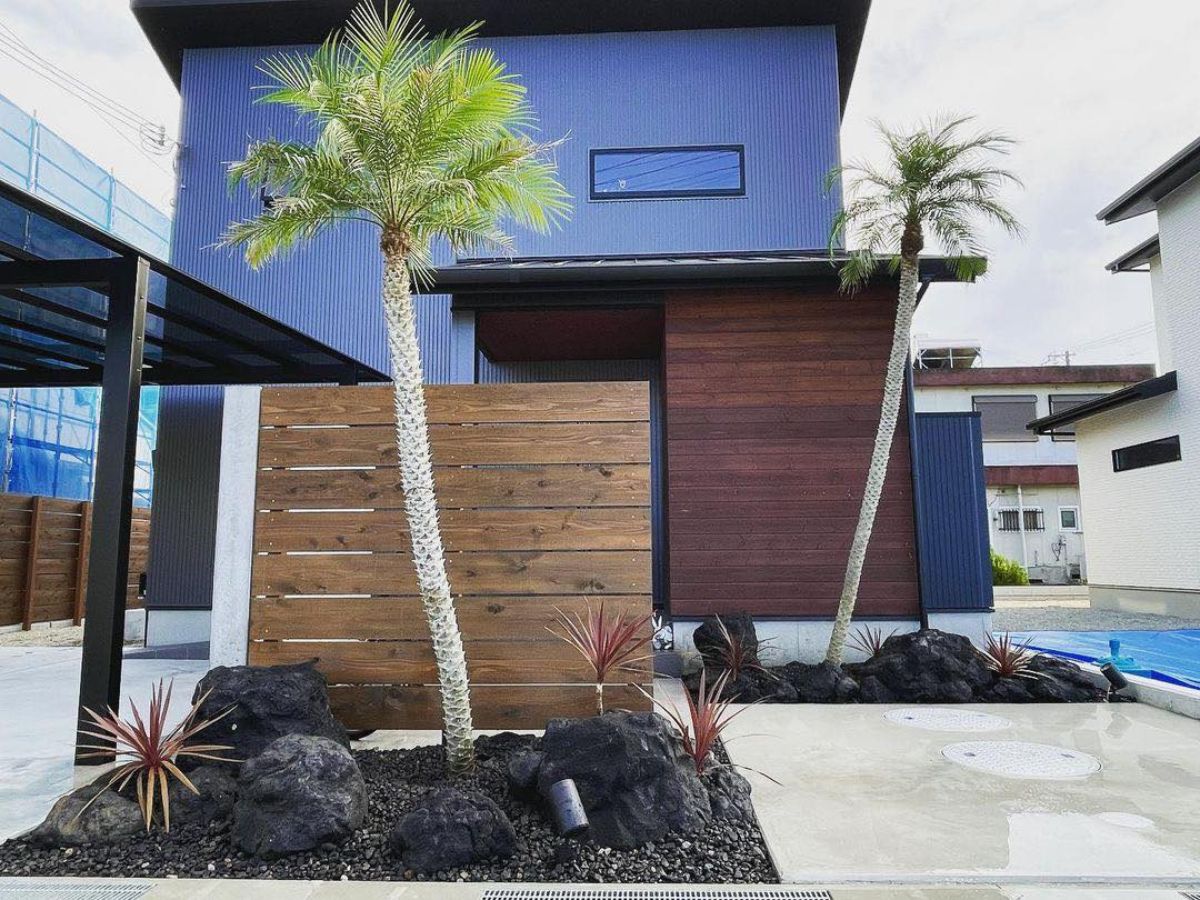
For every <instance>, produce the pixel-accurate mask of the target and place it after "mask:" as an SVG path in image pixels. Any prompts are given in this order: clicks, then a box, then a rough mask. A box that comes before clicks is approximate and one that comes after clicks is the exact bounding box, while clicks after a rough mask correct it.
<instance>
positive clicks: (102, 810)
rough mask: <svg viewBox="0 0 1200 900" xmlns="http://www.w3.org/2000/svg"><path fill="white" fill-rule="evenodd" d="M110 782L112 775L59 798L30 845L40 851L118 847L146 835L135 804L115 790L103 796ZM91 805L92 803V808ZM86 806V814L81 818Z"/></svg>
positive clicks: (32, 835) (38, 828)
mask: <svg viewBox="0 0 1200 900" xmlns="http://www.w3.org/2000/svg"><path fill="white" fill-rule="evenodd" d="M111 778H112V775H111V774H110V775H101V776H100V778H99V779H98V780H97V781H94V782H92V783H91V784H86V785H84V786H83V787H81V788H78V789H76V790H74V791H72V792H71V793H69V794H64V795H63V796H62V797H59V798H58V800H57V801H55V803H54V806H52V807H51V808H50V812H49V814H48V815H47V816H46V818H45V819H44V820H43V821H42V823H41V824H40V825H38V826H37V828H35V829H34V830H33V831H32V832H30V834H29V839H30V841H32V842H33V843H34V844H37V845H38V846H41V847H81V846H86V845H88V844H115V843H119V842H120V841H122V840H124V839H126V838H130V837H133V836H134V835H137V834H139V833H141V832H143V831H145V830H146V823H145V820H144V819H143V818H142V811H141V809H140V808H139V807H138V805H137V803H136V802H135V801H133V800H130V799H128V798H127V797H122V796H121V795H119V794H118V793H117V792H116V790H115V788H114V789H112V790H105V791H103V793H101V791H102V789H103V786H104V785H105V784H107V783H108V781H109V779H111ZM96 794H100V796H99V797H96ZM92 798H95V799H94V800H93V799H92ZM88 801H92V802H91V805H90V806H87V804H88ZM84 806H87V810H86V811H85V812H83V814H82V815H81V814H80V810H82V809H83V808H84Z"/></svg>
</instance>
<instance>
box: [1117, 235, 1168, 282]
mask: <svg viewBox="0 0 1200 900" xmlns="http://www.w3.org/2000/svg"><path fill="white" fill-rule="evenodd" d="M1158 254H1159V246H1158V235H1157V234H1156V235H1153V236H1152V237H1148V238H1146V240H1144V241H1142V242H1141V243H1140V244H1138V245H1137V246H1136V247H1133V248H1131V249H1129V250H1126V251H1125V252H1124V253H1122V254H1121V255H1120V256H1118V257H1117V258H1116V259H1114V260H1113V261H1112V262H1110V263H1109V264H1108V265H1107V266H1105V267H1104V268H1106V269H1108V271H1110V272H1114V273H1115V272H1147V271H1149V269H1143V268H1141V267H1142V266H1145V265H1147V264H1148V263H1149V262H1150V260H1152V259H1154V257H1156V256H1158Z"/></svg>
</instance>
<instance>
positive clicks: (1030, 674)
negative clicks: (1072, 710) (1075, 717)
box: [980, 654, 1108, 703]
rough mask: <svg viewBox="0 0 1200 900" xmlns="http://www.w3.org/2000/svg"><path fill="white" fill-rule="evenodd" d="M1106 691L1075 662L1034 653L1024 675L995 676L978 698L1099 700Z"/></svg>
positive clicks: (1028, 701)
mask: <svg viewBox="0 0 1200 900" xmlns="http://www.w3.org/2000/svg"><path fill="white" fill-rule="evenodd" d="M1107 694H1108V692H1107V691H1106V690H1105V689H1104V688H1103V687H1101V686H1100V685H1098V684H1096V682H1094V681H1092V679H1091V678H1090V677H1089V676H1088V675H1087V673H1086V672H1084V671H1083V670H1082V669H1080V668H1079V666H1077V665H1076V664H1075V663H1073V662H1071V661H1070V660H1066V659H1059V658H1057V657H1054V656H1045V655H1041V654H1039V655H1037V656H1035V657H1033V659H1031V660H1030V661H1029V667H1028V670H1027V672H1026V673H1025V674H1023V675H1020V676H1017V677H1008V678H995V679H994V681H993V683H992V684H991V685H989V686H988V687H987V688H986V689H985V690H984V691H983V692H982V693H981V697H980V699H983V700H990V701H994V702H1013V703H1099V702H1102V701H1103V700H1104V699H1105V698H1106V697H1107Z"/></svg>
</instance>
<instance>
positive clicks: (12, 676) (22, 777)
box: [0, 647, 208, 840]
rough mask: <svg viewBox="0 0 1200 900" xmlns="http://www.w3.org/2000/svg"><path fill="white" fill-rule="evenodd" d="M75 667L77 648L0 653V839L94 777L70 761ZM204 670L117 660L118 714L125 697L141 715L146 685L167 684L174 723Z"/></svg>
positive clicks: (194, 665) (196, 665)
mask: <svg viewBox="0 0 1200 900" xmlns="http://www.w3.org/2000/svg"><path fill="white" fill-rule="evenodd" d="M80 661H81V651H80V649H79V648H78V647H74V648H70V647H19V648H18V647H0V710H2V711H3V716H4V719H3V727H2V728H0V840H4V839H6V838H9V837H13V836H15V835H18V834H21V833H22V832H24V831H27V830H28V829H30V828H32V827H33V826H34V825H36V824H37V823H38V822H40V821H41V820H42V819H43V818H44V817H45V815H46V813H47V812H48V811H49V809H50V807H51V805H53V803H54V801H55V800H56V799H57V798H58V797H59V795H61V794H63V793H65V792H66V791H68V790H70V789H71V788H72V787H74V786H75V785H77V784H80V783H84V782H87V781H91V780H92V779H93V778H95V777H96V776H97V775H98V774H99V772H100V769H99V768H97V767H94V766H84V767H80V768H76V766H75V765H74V760H73V751H74V747H75V704H76V703H78V702H79V667H80ZM207 669H208V663H207V662H206V661H204V660H164V659H127V660H125V662H124V668H123V677H122V682H123V684H124V691H123V697H122V700H121V712H122V714H123V715H125V714H128V713H129V698H130V697H133V698H134V700H135V701H136V702H137V704H138V707H139V708H140V709H141V710H142V711H143V713H144V712H145V709H146V706H147V703H148V699H149V696H150V688H151V686H152V685H155V684H157V683H158V680H159V679H160V678H163V679H165V680H166V681H168V682H169V681H171V679H174V680H175V690H174V694H173V701H172V704H171V713H172V724H174V722H175V721H178V720H179V719H180V718H182V717H183V715H184V714H185V713H186V712H187V709H188V705H189V703H190V701H191V697H192V690H193V689H194V688H195V686H196V682H197V681H199V679H200V676H201V675H203V674H204V672H205V671H206V670H207Z"/></svg>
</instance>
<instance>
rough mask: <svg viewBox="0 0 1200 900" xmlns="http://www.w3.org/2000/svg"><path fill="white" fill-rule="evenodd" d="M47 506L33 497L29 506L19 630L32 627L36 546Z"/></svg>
mask: <svg viewBox="0 0 1200 900" xmlns="http://www.w3.org/2000/svg"><path fill="white" fill-rule="evenodd" d="M47 506H50V504H47V502H46V498H45V497H34V498H33V502H32V505H31V506H30V513H31V515H30V519H29V543H28V545H27V547H26V550H27V555H26V557H25V596H24V597H22V598H21V630H22V631H28V630H29V629H30V628H31V627H32V626H33V607H34V605H35V604H36V603H37V598H36V594H37V573H38V546H39V543H40V542H41V540H42V517H43V516H44V515H45V512H44V511H45V509H46V508H47Z"/></svg>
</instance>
